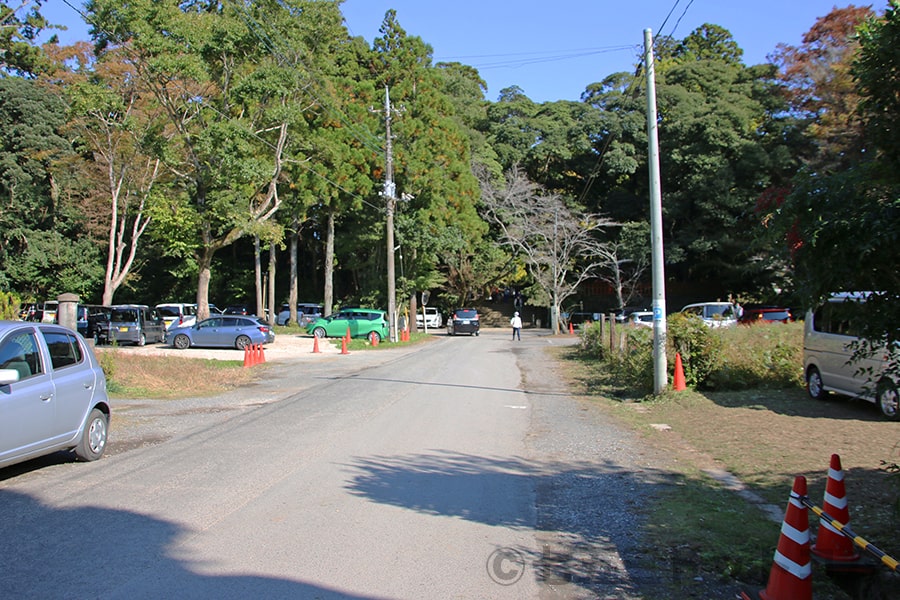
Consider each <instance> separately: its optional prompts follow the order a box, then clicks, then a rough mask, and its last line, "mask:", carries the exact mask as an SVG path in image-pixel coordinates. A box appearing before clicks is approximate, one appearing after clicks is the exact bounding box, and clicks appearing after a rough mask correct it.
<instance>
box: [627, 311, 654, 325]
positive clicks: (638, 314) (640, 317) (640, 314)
mask: <svg viewBox="0 0 900 600" xmlns="http://www.w3.org/2000/svg"><path fill="white" fill-rule="evenodd" d="M628 323H630V324H631V325H635V326H637V327H653V311H652V310H638V311H635V312H633V313H631V314H630V315H628Z"/></svg>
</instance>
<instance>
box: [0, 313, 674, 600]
mask: <svg viewBox="0 0 900 600" xmlns="http://www.w3.org/2000/svg"><path fill="white" fill-rule="evenodd" d="M508 336H509V332H508V331H486V332H483V333H482V335H481V336H479V337H466V336H463V337H447V336H443V335H440V336H436V339H435V340H434V341H433V342H432V343H428V344H423V345H417V346H414V347H407V348H405V349H403V350H390V351H376V352H356V353H352V354H351V355H349V356H342V355H331V356H328V357H327V358H326V359H323V360H318V361H315V362H312V361H308V360H305V361H298V362H290V361H286V362H282V363H279V364H273V365H269V366H268V377H267V378H266V381H265V382H263V383H261V384H258V385H254V386H251V387H250V388H248V389H244V390H240V391H237V392H233V393H229V394H226V395H223V396H219V397H216V398H205V399H192V398H186V399H184V400H177V401H168V402H165V401H164V402H160V401H155V402H151V401H143V400H134V401H122V402H117V403H116V405H115V406H114V410H115V412H114V416H113V422H112V432H113V433H112V438H111V443H110V447H109V450H108V455H107V456H105V457H104V458H103V459H102V460H100V461H98V462H96V463H89V464H78V463H72V462H69V459H68V457H67V456H65V455H54V456H52V457H48V458H45V459H39V460H38V461H32V462H30V463H27V464H25V465H18V466H14V467H11V468H8V469H4V470H0V536H2V540H3V544H2V546H0V563H2V565H3V566H2V568H0V598H42V599H43V598H103V599H107V598H122V599H133V598H163V597H166V598H373V599H374V598H409V599H422V598H641V597H643V595H642V589H644V588H645V587H646V586H648V585H650V584H651V583H652V582H654V581H656V580H657V579H658V578H659V574H658V573H654V572H648V571H645V570H643V569H642V568H641V566H640V565H639V563H638V559H639V558H640V547H639V544H638V540H637V537H636V533H635V532H636V530H637V527H638V525H639V516H638V511H636V510H635V508H636V507H638V506H639V505H640V503H641V500H642V498H643V497H644V496H645V495H646V494H648V493H652V491H653V489H654V487H655V486H656V485H658V484H659V483H660V482H662V481H664V479H665V472H664V471H660V470H658V461H659V457H653V456H648V455H645V450H644V449H643V448H642V447H641V445H640V444H639V443H638V441H637V440H636V439H635V438H633V437H632V436H631V434H629V433H626V432H625V431H623V430H621V429H619V428H617V427H616V426H615V425H614V424H613V423H611V422H609V421H607V420H606V418H605V417H604V416H603V415H602V414H601V413H600V412H599V411H598V410H596V409H594V408H592V407H591V405H590V404H589V403H587V402H585V401H582V400H579V399H576V398H571V397H570V396H569V395H568V394H567V392H566V390H565V386H564V385H563V384H562V382H561V381H560V380H559V377H558V375H557V372H556V370H555V369H554V365H553V363H552V361H550V360H549V359H548V358H547V356H546V354H545V353H544V349H545V348H546V347H547V346H548V345H551V344H564V343H571V342H572V341H573V340H572V339H571V338H566V337H548V336H546V335H540V334H537V333H534V332H532V331H528V330H526V331H525V332H524V334H523V341H522V342H511V341H510V340H509V339H508ZM654 465H657V466H654Z"/></svg>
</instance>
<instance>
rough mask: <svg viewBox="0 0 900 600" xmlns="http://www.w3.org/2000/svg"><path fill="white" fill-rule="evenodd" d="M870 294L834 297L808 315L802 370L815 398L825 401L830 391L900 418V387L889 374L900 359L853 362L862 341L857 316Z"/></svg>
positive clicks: (884, 357)
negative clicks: (871, 403) (892, 366)
mask: <svg viewBox="0 0 900 600" xmlns="http://www.w3.org/2000/svg"><path fill="white" fill-rule="evenodd" d="M868 295H869V294H867V293H865V292H845V293H839V294H832V296H831V297H830V298H829V299H828V300H827V301H826V302H824V303H823V304H822V305H821V306H819V307H817V308H816V309H815V310H810V311H808V312H807V313H806V322H805V324H804V329H803V372H804V375H805V378H806V389H807V391H808V392H809V395H810V397H812V398H815V399H822V398H824V397H825V396H826V395H827V394H828V392H835V393H837V394H842V395H844V396H851V397H854V398H861V399H863V400H867V401H869V402H874V403H876V404H878V407H879V408H880V409H881V412H882V413H883V414H884V416H886V417H887V418H889V419H898V418H900V406H898V395H897V384H896V381H894V379H893V378H892V377H891V376H890V375H888V374H886V373H885V369H886V367H887V366H888V365H889V364H891V363H892V361H895V360H896V356H897V355H896V354H894V355H893V357H892V356H889V355H888V353H887V352H881V353H879V354H878V355H876V356H866V357H861V358H858V359H856V360H854V353H855V351H856V349H857V347H858V346H859V344H860V343H861V342H862V341H863V339H862V338H860V337H859V335H858V333H859V329H858V326H857V322H856V319H857V315H858V314H859V305H860V303H863V302H865V301H866V298H867V296H868Z"/></svg>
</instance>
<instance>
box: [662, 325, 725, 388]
mask: <svg viewBox="0 0 900 600" xmlns="http://www.w3.org/2000/svg"><path fill="white" fill-rule="evenodd" d="M666 330H667V335H668V342H669V344H670V347H671V349H672V351H671V352H670V354H671V359H672V360H673V361H674V360H675V353H676V352H677V353H679V354H681V362H682V364H683V365H684V380H685V383H687V384H688V385H689V386H692V387H703V386H704V385H706V384H707V383H708V380H709V379H710V375H711V374H712V373H713V372H714V371H716V369H718V368H719V366H720V362H719V361H720V360H721V354H722V346H723V344H722V338H721V337H720V335H718V333H719V330H715V331H714V330H712V329H711V328H710V327H708V326H707V325H705V324H704V323H703V320H702V319H700V317H697V316H696V315H685V314H682V313H675V314H673V315H670V316H669V317H668V319H667V324H666ZM710 383H712V382H710Z"/></svg>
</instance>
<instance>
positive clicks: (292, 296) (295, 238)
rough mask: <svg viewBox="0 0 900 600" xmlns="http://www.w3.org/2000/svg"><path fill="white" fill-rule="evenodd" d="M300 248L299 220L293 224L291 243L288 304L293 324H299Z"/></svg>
mask: <svg viewBox="0 0 900 600" xmlns="http://www.w3.org/2000/svg"><path fill="white" fill-rule="evenodd" d="M299 246H300V222H299V220H297V219H294V221H293V222H292V223H291V243H290V254H291V275H290V277H291V281H290V291H289V293H288V304H289V305H290V307H291V317H290V320H291V323H298V322H299V319H298V315H297V302H298V301H299V293H298V289H297V288H298V286H297V260H298V256H297V255H298V253H299V250H298V248H299Z"/></svg>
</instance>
